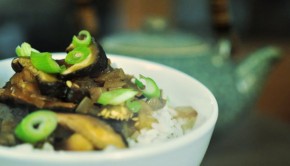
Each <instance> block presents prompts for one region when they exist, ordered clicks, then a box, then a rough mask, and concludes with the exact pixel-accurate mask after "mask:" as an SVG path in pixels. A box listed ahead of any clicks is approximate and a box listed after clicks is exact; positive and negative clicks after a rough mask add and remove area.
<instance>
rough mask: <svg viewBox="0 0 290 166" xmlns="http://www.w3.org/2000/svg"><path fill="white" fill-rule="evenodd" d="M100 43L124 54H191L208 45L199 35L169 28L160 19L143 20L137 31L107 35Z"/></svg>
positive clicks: (107, 49) (203, 49)
mask: <svg viewBox="0 0 290 166" xmlns="http://www.w3.org/2000/svg"><path fill="white" fill-rule="evenodd" d="M102 45H103V47H104V48H105V50H106V51H107V52H109V53H115V54H124V55H142V56H145V55H149V56H152V55H155V56H157V55H160V56H163V55H164V56H165V55H193V54H196V53H201V52H204V51H206V50H207V49H208V45H207V44H206V42H205V41H203V40H202V39H201V38H200V37H198V36H196V35H193V34H190V33H184V32H179V31H173V30H169V29H168V28H167V23H165V22H163V21H162V20H156V19H155V20H149V21H147V22H145V24H144V27H143V29H142V30H140V31H138V32H123V33H118V34H114V35H111V36H108V37H106V38H104V39H103V40H102Z"/></svg>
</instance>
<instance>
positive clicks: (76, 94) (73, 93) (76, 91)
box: [64, 88, 90, 104]
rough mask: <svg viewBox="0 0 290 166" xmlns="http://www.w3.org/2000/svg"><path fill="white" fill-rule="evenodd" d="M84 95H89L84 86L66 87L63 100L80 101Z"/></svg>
mask: <svg viewBox="0 0 290 166" xmlns="http://www.w3.org/2000/svg"><path fill="white" fill-rule="evenodd" d="M84 97H90V93H89V91H88V90H87V89H84V88H68V89H67V91H66V95H65V98H64V101H67V102H72V103H77V104H78V103H80V102H81V101H82V100H83V98H84Z"/></svg>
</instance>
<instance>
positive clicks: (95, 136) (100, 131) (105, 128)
mask: <svg viewBox="0 0 290 166" xmlns="http://www.w3.org/2000/svg"><path fill="white" fill-rule="evenodd" d="M57 118H58V123H59V124H60V125H62V126H64V127H67V128H69V129H70V130H72V131H73V132H75V133H76V134H80V135H81V136H82V137H83V138H84V139H86V140H88V141H89V142H91V143H92V145H93V146H94V148H95V149H99V150H101V149H105V148H106V147H108V146H110V145H111V146H115V147H117V148H126V147H127V143H126V141H125V140H124V139H123V137H122V136H121V135H120V134H119V133H117V132H116V131H115V130H114V129H113V128H112V127H111V126H110V125H109V124H107V123H105V122H104V121H102V120H100V119H98V118H96V117H92V116H89V115H80V114H64V113H57Z"/></svg>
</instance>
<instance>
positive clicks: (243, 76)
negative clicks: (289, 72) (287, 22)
mask: <svg viewBox="0 0 290 166" xmlns="http://www.w3.org/2000/svg"><path fill="white" fill-rule="evenodd" d="M280 57H281V51H280V49H279V48H277V47H273V46H268V47H265V48H262V49H259V50H257V51H255V52H253V53H252V54H251V55H249V56H248V57H247V58H246V59H244V60H243V61H242V62H240V64H239V65H238V66H237V68H236V70H235V71H236V76H237V88H238V90H239V92H240V93H250V92H253V91H257V90H259V89H261V87H262V84H263V82H264V81H265V80H266V77H267V74H268V73H269V71H270V70H271V68H272V65H273V62H275V61H277V60H278V59H280Z"/></svg>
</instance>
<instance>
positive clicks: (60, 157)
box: [0, 53, 218, 166]
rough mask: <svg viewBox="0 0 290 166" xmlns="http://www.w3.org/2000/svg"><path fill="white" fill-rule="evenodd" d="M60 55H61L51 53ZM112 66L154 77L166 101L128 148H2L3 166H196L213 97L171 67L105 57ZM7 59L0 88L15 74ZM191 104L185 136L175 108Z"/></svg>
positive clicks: (210, 122) (210, 123) (212, 117)
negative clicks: (193, 115) (190, 124)
mask: <svg viewBox="0 0 290 166" xmlns="http://www.w3.org/2000/svg"><path fill="white" fill-rule="evenodd" d="M54 56H55V57H62V56H63V53H56V54H54ZM107 56H108V58H109V59H110V61H111V64H112V66H113V67H115V68H118V67H120V68H122V69H123V70H124V72H125V73H127V74H130V75H136V76H138V75H140V74H142V75H146V76H148V77H150V78H154V80H155V82H156V83H157V84H158V86H159V87H160V88H161V89H162V93H163V96H164V97H165V98H166V100H167V102H166V106H165V107H164V108H162V110H160V111H157V112H155V113H154V115H153V116H154V118H155V119H157V121H156V122H155V123H154V125H152V127H151V128H150V129H148V130H142V131H141V132H139V135H138V136H136V137H134V140H133V139H132V138H128V139H127V143H128V146H129V148H125V149H118V148H114V147H107V148H106V149H104V150H102V151H87V152H79V151H73V152H72V151H62V150H59V151H55V150H54V149H53V148H52V147H51V146H49V145H44V146H43V147H42V149H35V148H34V147H33V146H31V145H29V144H22V145H18V146H13V147H5V146H1V147H0V161H1V165H5V166H19V165H29V166H39V165H41V166H48V165H54V166H57V165H60V166H66V165H67V166H80V165H86V166H96V165H102V166H117V165H118V166H148V165H166V166H176V165H181V166H193V165H200V164H201V162H202V159H203V157H204V155H205V153H206V150H207V148H208V145H209V142H210V139H211V136H212V132H213V130H214V127H215V124H216V121H217V117H218V105H217V102H216V99H215V97H214V96H213V94H212V93H211V92H210V91H209V90H208V89H207V88H206V87H205V86H204V85H202V84H201V83H200V82H199V81H198V80H196V79H194V78H192V77H190V76H188V75H186V74H184V73H182V72H180V71H177V70H175V69H173V68H170V67H167V66H164V65H161V64H157V63H154V62H150V61H146V60H140V59H136V58H132V57H125V56H120V55H107ZM11 60H12V59H6V60H1V61H0V66H1V72H0V75H1V78H0V85H1V86H4V85H5V83H6V82H7V81H8V80H9V78H10V77H11V76H12V75H13V73H14V71H13V70H12V69H11V67H10V66H11ZM178 106H190V107H192V108H194V109H195V110H196V112H197V116H196V119H195V120H194V125H193V127H192V128H191V129H190V130H187V131H186V132H185V131H184V130H182V124H183V122H182V121H178V120H176V119H174V118H173V116H174V115H175V114H176V110H174V109H172V108H173V107H174V108H175V107H178Z"/></svg>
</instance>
